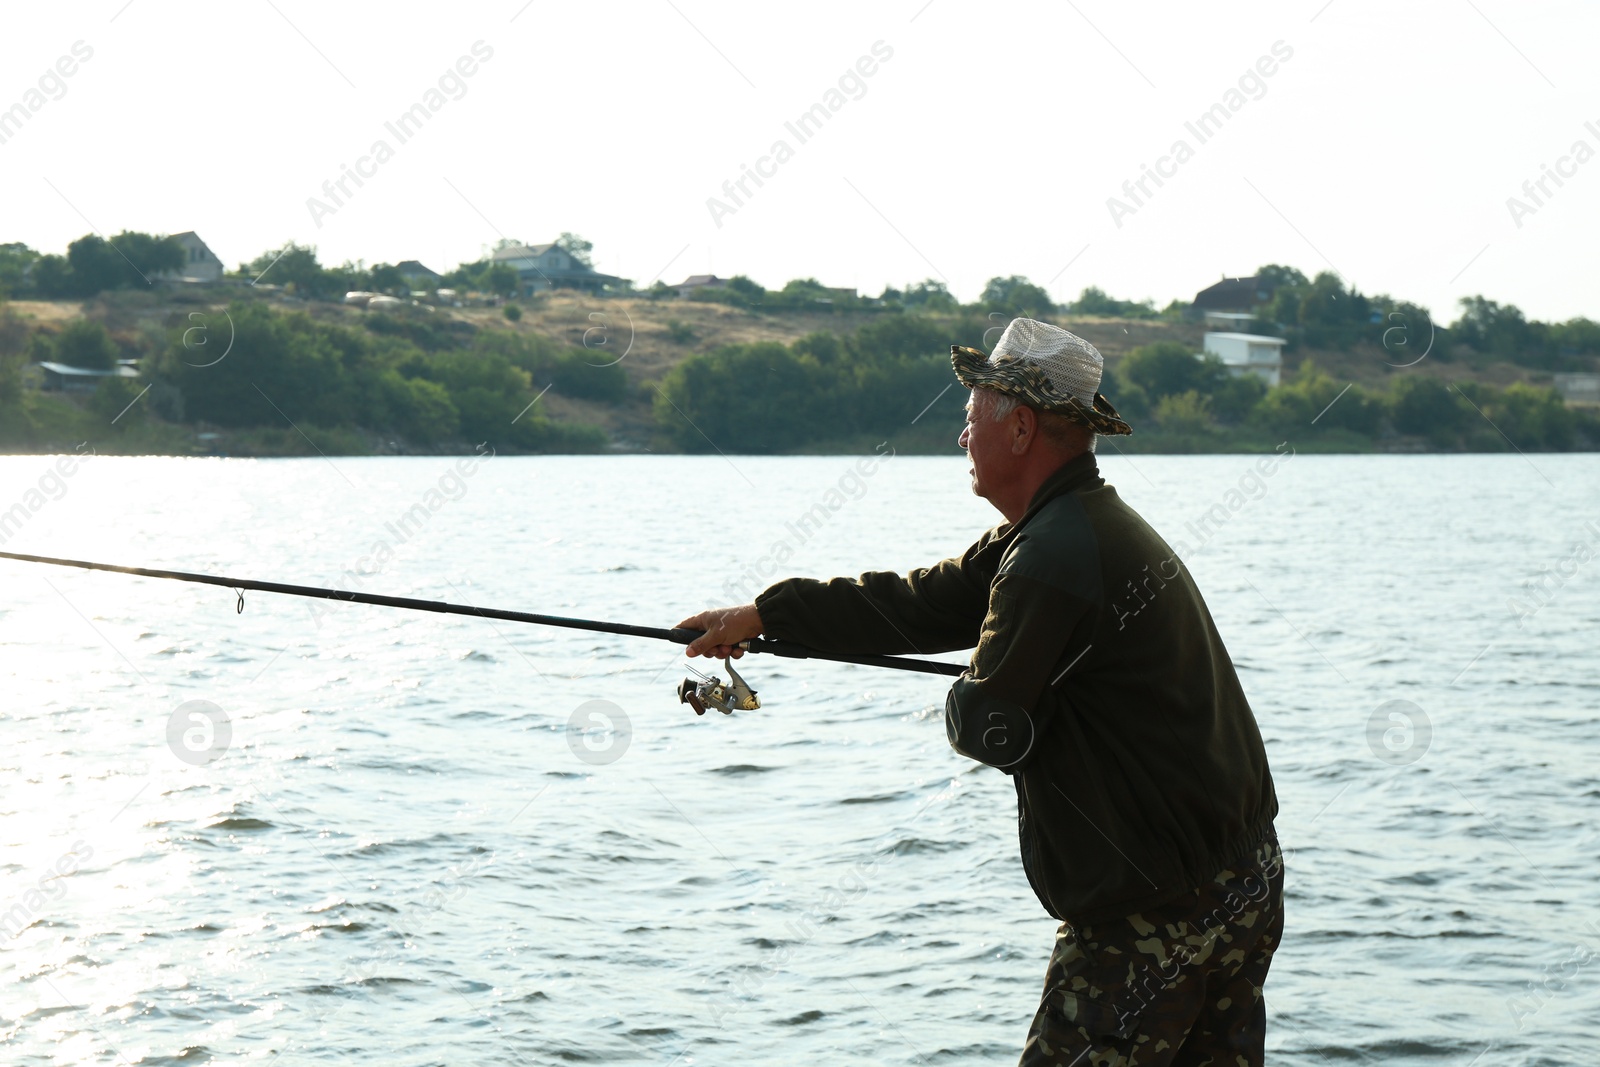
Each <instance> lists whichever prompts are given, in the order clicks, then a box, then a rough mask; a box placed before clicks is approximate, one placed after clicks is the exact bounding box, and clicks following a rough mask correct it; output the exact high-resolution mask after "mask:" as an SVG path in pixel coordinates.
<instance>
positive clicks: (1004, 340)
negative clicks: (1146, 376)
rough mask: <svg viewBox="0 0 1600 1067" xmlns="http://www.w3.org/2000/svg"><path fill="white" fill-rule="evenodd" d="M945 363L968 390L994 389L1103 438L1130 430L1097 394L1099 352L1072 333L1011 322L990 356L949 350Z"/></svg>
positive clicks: (957, 347) (1030, 322)
mask: <svg viewBox="0 0 1600 1067" xmlns="http://www.w3.org/2000/svg"><path fill="white" fill-rule="evenodd" d="M950 365H951V366H952V367H954V368H955V372H956V377H957V378H959V379H960V380H961V384H962V385H964V386H966V387H967V388H968V389H994V390H996V391H997V392H1001V393H1006V394H1008V395H1010V396H1014V397H1016V398H1017V399H1019V400H1021V401H1022V402H1023V403H1024V404H1026V405H1028V406H1029V407H1032V408H1038V409H1039V410H1040V411H1054V412H1057V413H1059V414H1062V415H1065V416H1067V417H1068V418H1070V419H1071V420H1072V421H1074V422H1076V423H1079V424H1081V425H1083V426H1087V427H1088V428H1089V429H1091V430H1093V431H1094V432H1095V433H1097V434H1104V435H1105V436H1108V437H1113V436H1118V435H1121V434H1130V433H1132V432H1133V429H1132V427H1130V426H1129V425H1128V424H1127V423H1126V422H1123V421H1122V416H1121V415H1118V414H1117V409H1116V408H1114V407H1112V406H1111V402H1110V401H1109V400H1107V399H1106V398H1105V397H1103V396H1101V395H1100V374H1101V371H1102V369H1103V368H1104V366H1105V361H1104V360H1103V359H1101V357H1100V352H1099V351H1098V350H1097V349H1096V348H1095V347H1094V345H1092V344H1090V343H1089V342H1088V341H1085V340H1084V339H1083V338H1081V337H1079V336H1078V335H1077V334H1074V333H1069V332H1067V331H1066V330H1063V329H1062V328H1061V327H1059V326H1052V325H1050V324H1049V323H1048V322H1039V321H1037V320H1035V319H1012V320H1011V323H1010V325H1008V326H1007V327H1006V330H1005V333H1003V334H1001V335H1000V341H999V343H998V344H996V345H995V346H994V352H993V353H992V354H990V355H987V356H986V355H984V354H983V353H982V352H980V351H978V350H977V349H976V348H964V347H962V346H961V345H951V346H950Z"/></svg>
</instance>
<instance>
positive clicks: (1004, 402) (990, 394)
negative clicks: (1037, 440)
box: [972, 387, 1100, 452]
mask: <svg viewBox="0 0 1600 1067" xmlns="http://www.w3.org/2000/svg"><path fill="white" fill-rule="evenodd" d="M972 395H973V399H974V404H973V407H974V408H976V407H977V403H976V401H977V398H978V397H987V398H988V399H987V400H985V401H983V403H984V404H986V405H987V408H986V410H987V412H988V417H989V421H990V422H999V421H1000V420H1001V419H1003V418H1005V417H1006V416H1008V415H1010V414H1011V413H1012V412H1013V411H1015V410H1017V409H1018V408H1019V407H1022V406H1023V404H1022V399H1021V398H1020V397H1017V396H1013V395H1012V394H1010V393H1002V392H1001V391H1000V390H998V389H985V388H982V387H979V388H977V389H974V390H973V391H972ZM1043 415H1044V419H1043V420H1041V425H1043V424H1045V423H1049V422H1053V421H1057V420H1059V419H1060V418H1061V417H1060V416H1058V415H1053V414H1052V413H1051V412H1044V413H1043ZM1074 425H1077V424H1076V423H1074ZM1044 429H1045V436H1046V437H1049V438H1052V439H1059V435H1058V434H1054V433H1051V432H1050V430H1049V427H1048V426H1044ZM1099 442H1100V435H1099V434H1094V433H1091V434H1090V435H1089V451H1090V452H1093V451H1094V448H1095V445H1097V444H1098V443H1099Z"/></svg>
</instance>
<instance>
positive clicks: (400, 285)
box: [372, 263, 411, 296]
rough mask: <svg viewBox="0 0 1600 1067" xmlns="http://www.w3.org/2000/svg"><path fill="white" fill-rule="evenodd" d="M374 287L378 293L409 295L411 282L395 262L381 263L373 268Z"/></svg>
mask: <svg viewBox="0 0 1600 1067" xmlns="http://www.w3.org/2000/svg"><path fill="white" fill-rule="evenodd" d="M372 289H373V291H374V292H378V293H391V294H393V295H396V296H409V295H410V293H411V283H410V282H408V281H406V276H405V275H404V274H401V273H400V268H399V267H397V266H395V265H394V264H393V263H379V264H378V265H377V266H375V267H373V268H372Z"/></svg>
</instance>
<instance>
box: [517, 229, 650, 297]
mask: <svg viewBox="0 0 1600 1067" xmlns="http://www.w3.org/2000/svg"><path fill="white" fill-rule="evenodd" d="M494 262H496V263H504V264H506V265H507V266H509V267H510V268H511V269H513V270H515V271H516V272H517V278H518V281H519V283H520V284H519V286H518V292H519V293H520V294H521V295H522V296H532V295H533V294H534V293H540V292H546V291H548V290H551V289H582V290H585V291H587V292H591V293H598V292H601V291H602V290H604V289H607V288H611V287H619V288H620V287H621V286H622V285H623V284H624V283H625V282H626V279H623V278H617V277H614V276H613V275H610V274H601V273H600V272H599V271H597V270H595V269H594V268H593V267H591V266H588V265H587V264H584V263H580V262H578V261H577V260H576V259H574V258H573V257H572V253H571V252H568V251H567V250H566V249H565V248H563V247H562V246H561V245H560V244H558V243H556V242H551V243H550V244H545V245H507V246H506V247H504V248H501V249H498V250H496V252H495V254H494Z"/></svg>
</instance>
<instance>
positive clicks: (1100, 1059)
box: [1022, 835, 1283, 1067]
mask: <svg viewBox="0 0 1600 1067" xmlns="http://www.w3.org/2000/svg"><path fill="white" fill-rule="evenodd" d="M1282 934H1283V852H1282V851H1281V850H1280V849H1279V848H1278V841H1277V838H1276V837H1275V836H1272V835H1269V836H1268V838H1267V840H1266V841H1265V842H1264V843H1263V844H1262V846H1261V847H1260V848H1259V849H1258V850H1257V851H1256V852H1255V854H1254V855H1252V856H1251V857H1250V858H1249V859H1248V860H1247V861H1246V862H1245V863H1243V864H1241V865H1239V866H1237V867H1235V868H1232V869H1229V870H1225V871H1221V872H1219V873H1218V874H1217V876H1216V877H1215V878H1214V879H1212V880H1211V881H1210V882H1208V883H1206V884H1205V885H1203V886H1201V887H1200V888H1199V889H1196V890H1194V891H1192V892H1189V893H1185V894H1184V895H1183V896H1181V897H1179V898H1178V899H1177V900H1173V901H1170V902H1168V903H1166V904H1163V905H1161V906H1160V907H1158V908H1153V909H1150V910H1148V911H1145V912H1141V913H1138V914H1134V915H1129V916H1126V917H1124V918H1122V919H1118V920H1115V921H1112V922H1107V923H1103V924H1101V925H1098V926H1086V925H1079V926H1076V927H1074V926H1073V925H1072V924H1070V923H1065V924H1063V925H1062V927H1061V930H1060V932H1058V933H1057V934H1056V946H1055V951H1054V952H1052V953H1051V956H1050V967H1049V969H1048V971H1046V973H1045V984H1044V999H1043V1002H1042V1003H1041V1004H1040V1005H1039V1013H1038V1014H1037V1015H1036V1016H1034V1020H1033V1027H1032V1028H1031V1029H1030V1030H1029V1031H1028V1043H1027V1045H1026V1046H1025V1047H1024V1048H1023V1052H1022V1067H1259V1065H1260V1064H1261V1062H1262V1059H1263V1057H1264V1055H1265V1052H1264V1047H1263V1045H1264V1042H1265V1039H1266V1023H1267V1008H1266V1004H1265V1002H1264V1001H1263V1000H1262V999H1261V986H1262V984H1263V983H1264V982H1265V981H1266V978H1267V968H1268V967H1269V966H1271V964H1272V953H1273V951H1274V950H1275V949H1276V948H1277V947H1278V940H1279V938H1280V937H1281V936H1282Z"/></svg>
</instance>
